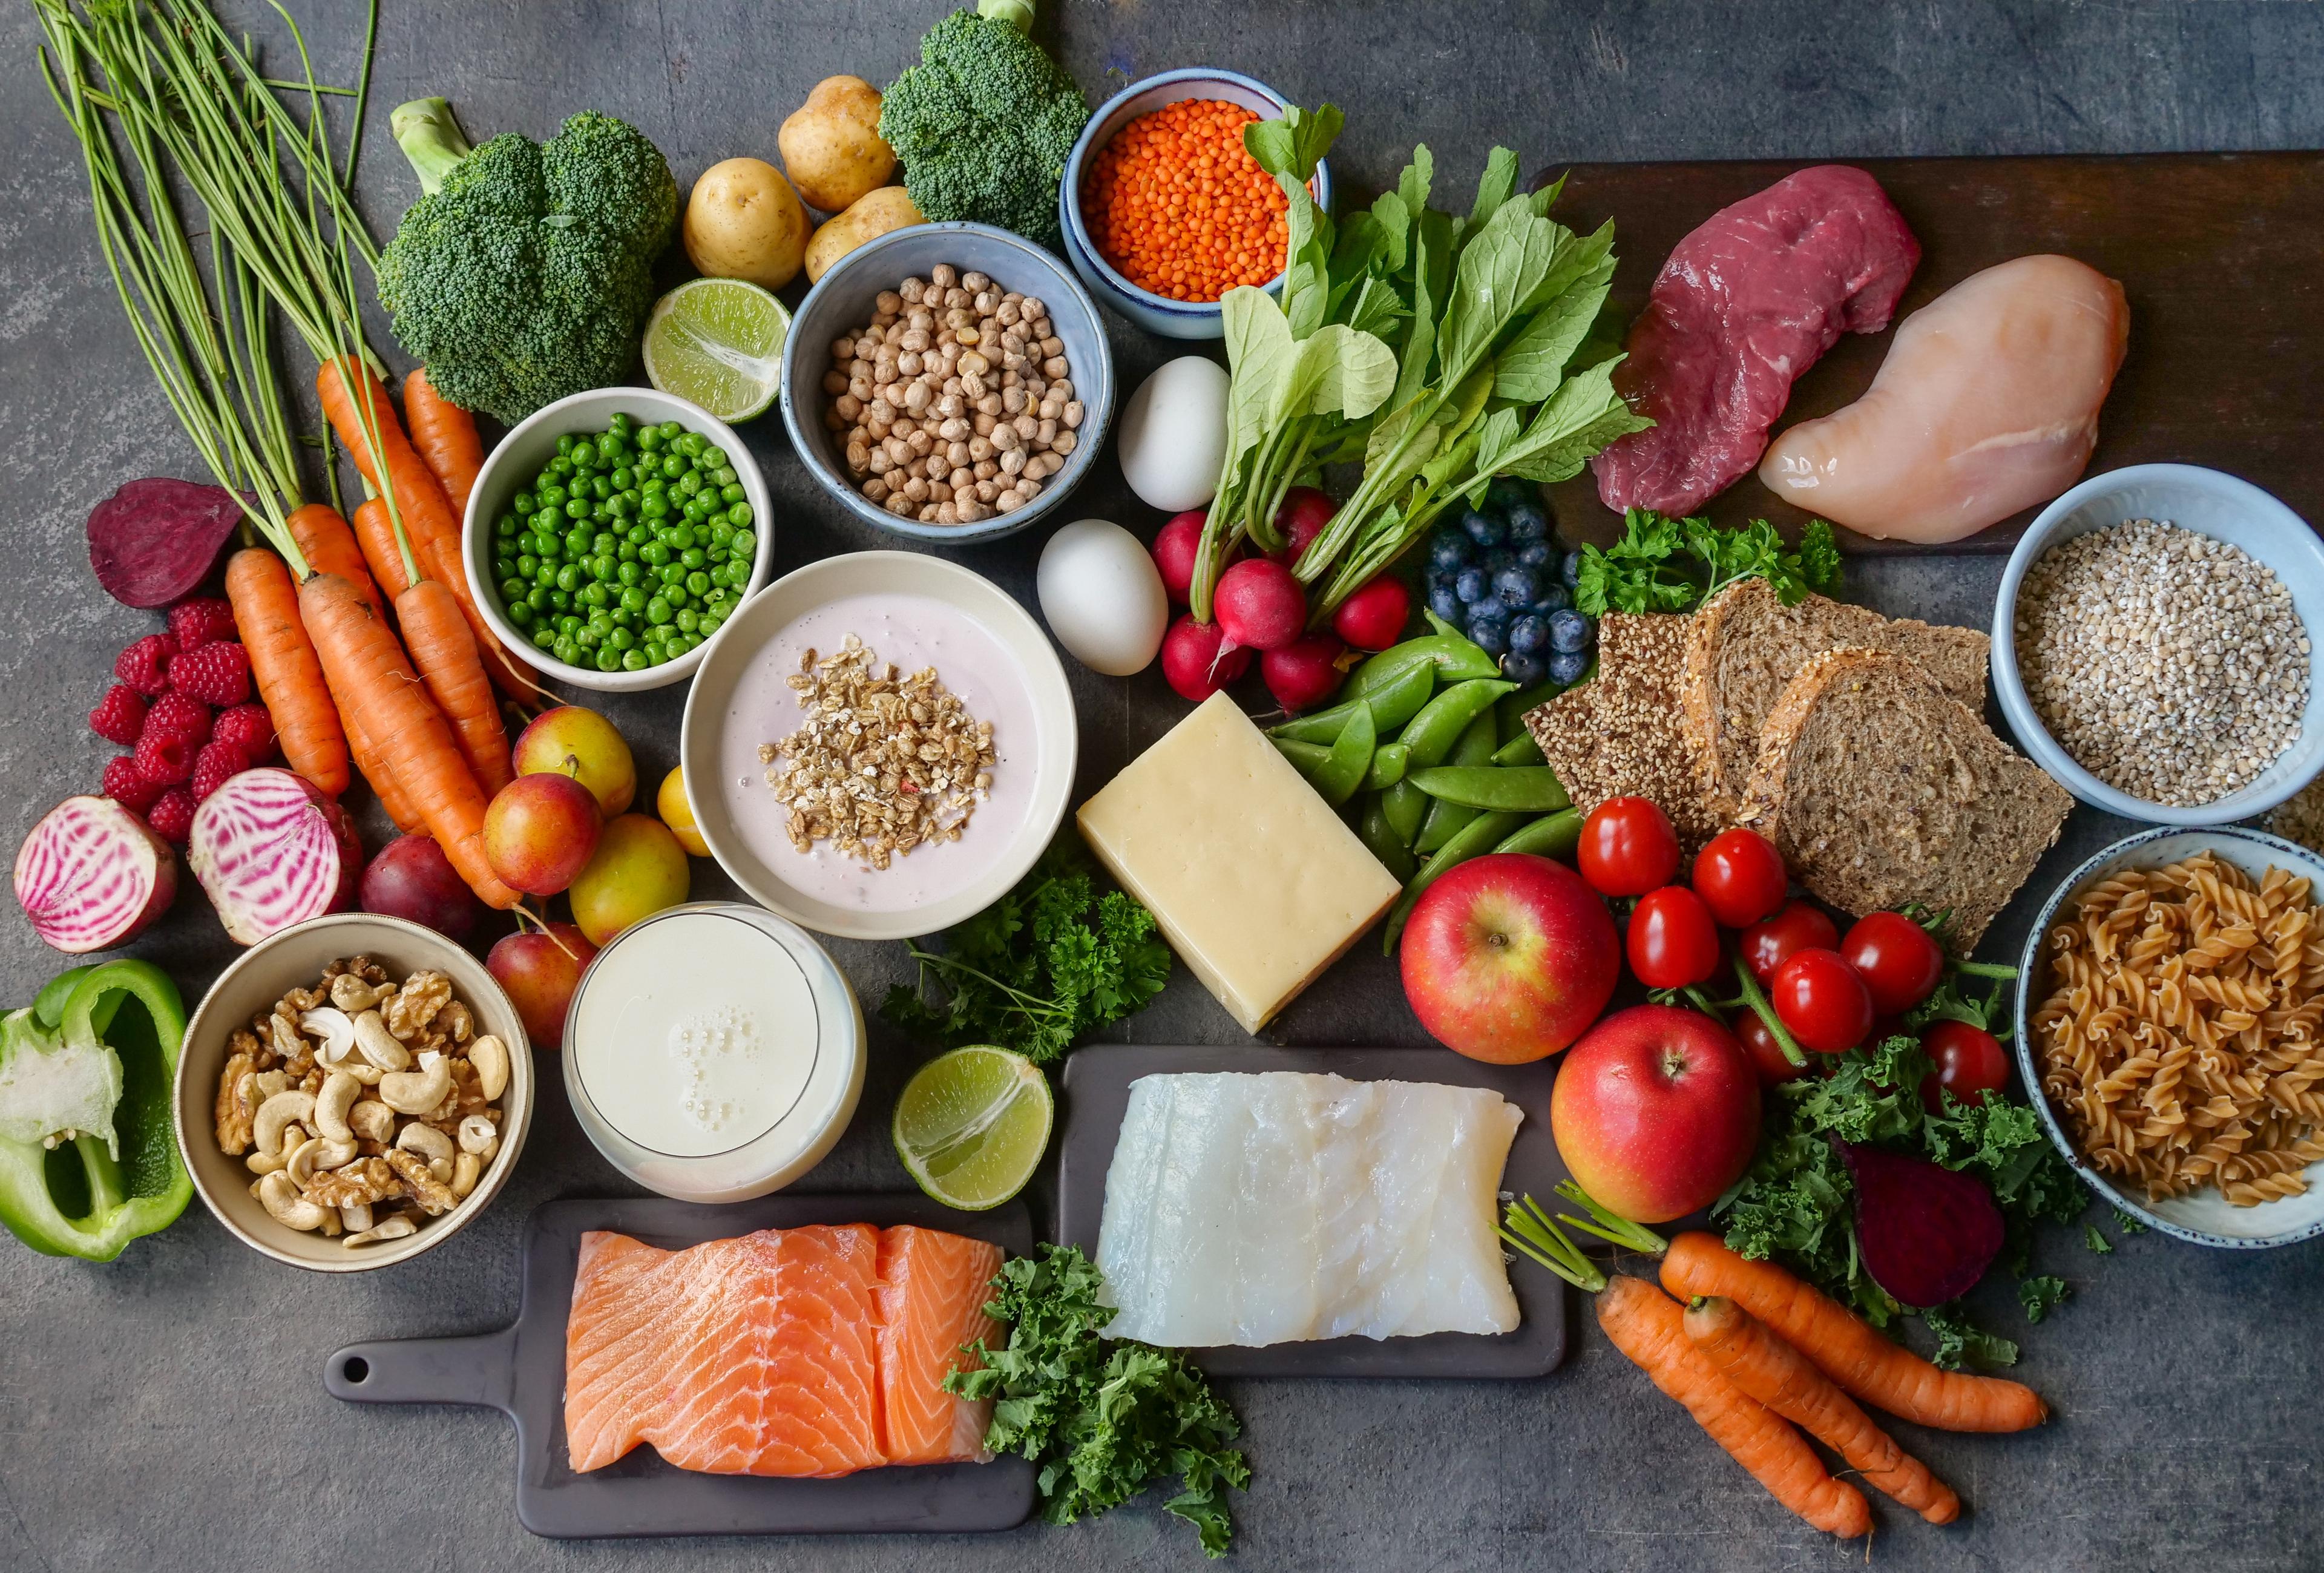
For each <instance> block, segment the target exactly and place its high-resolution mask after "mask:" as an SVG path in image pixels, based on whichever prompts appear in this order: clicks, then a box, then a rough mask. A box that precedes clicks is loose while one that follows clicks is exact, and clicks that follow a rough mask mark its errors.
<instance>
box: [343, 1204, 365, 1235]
mask: <svg viewBox="0 0 2324 1573" xmlns="http://www.w3.org/2000/svg"><path fill="white" fill-rule="evenodd" d="M339 1222H340V1223H342V1224H344V1225H345V1226H346V1227H347V1228H349V1229H350V1230H352V1231H354V1232H355V1233H356V1234H361V1233H362V1232H363V1231H364V1230H365V1229H368V1228H370V1227H371V1203H369V1202H367V1201H359V1202H356V1203H355V1204H354V1205H353V1206H351V1207H343V1208H340V1209H339Z"/></svg>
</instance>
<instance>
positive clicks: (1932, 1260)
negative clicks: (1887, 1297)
mask: <svg viewBox="0 0 2324 1573" xmlns="http://www.w3.org/2000/svg"><path fill="white" fill-rule="evenodd" d="M1840 1156H1841V1157H1842V1158H1844V1159H1846V1160H1847V1161H1848V1172H1849V1178H1851V1179H1852V1180H1855V1182H1856V1245H1857V1249H1858V1252H1859V1253H1861V1254H1862V1255H1863V1258H1864V1267H1865V1271H1867V1272H1869V1273H1871V1274H1872V1282H1875V1283H1877V1284H1878V1285H1879V1286H1880V1287H1881V1288H1883V1289H1885V1290H1886V1291H1888V1292H1889V1293H1890V1294H1893V1295H1895V1297H1896V1298H1897V1300H1900V1301H1902V1302H1903V1303H1904V1304H1905V1305H1908V1306H1914V1307H1916V1308H1921V1309H1925V1308H1927V1307H1929V1306H1932V1305H1942V1304H1944V1303H1945V1302H1946V1301H1947V1300H1954V1299H1957V1298H1959V1297H1960V1296H1961V1295H1964V1294H1967V1293H1968V1292H1969V1291H1970V1290H1971V1289H1972V1288H1974V1287H1976V1284H1977V1281H1978V1279H1980V1278H1983V1277H1984V1276H1985V1270H1986V1269H1987V1268H1988V1267H1990V1266H1992V1265H1993V1259H1994V1258H1995V1257H1996V1256H1997V1255H1999V1254H2001V1208H2000V1207H1999V1206H1997V1204H1996V1203H1995V1201H1994V1199H1993V1192H1991V1191H1990V1190H1987V1189H1986V1187H1985V1183H1984V1181H1982V1180H1978V1178H1977V1177H1976V1176H1975V1175H1970V1174H1962V1173H1960V1172H1958V1171H1957V1170H1950V1169H1947V1168H1945V1167H1943V1166H1942V1165H1941V1164H1936V1163H1932V1162H1930V1161H1928V1160H1927V1159H1925V1158H1911V1157H1906V1156H1904V1155H1903V1154H1901V1153H1896V1152H1885V1151H1883V1150H1882V1149H1880V1148H1878V1147H1858V1146H1850V1145H1849V1144H1848V1143H1841V1144H1840Z"/></svg>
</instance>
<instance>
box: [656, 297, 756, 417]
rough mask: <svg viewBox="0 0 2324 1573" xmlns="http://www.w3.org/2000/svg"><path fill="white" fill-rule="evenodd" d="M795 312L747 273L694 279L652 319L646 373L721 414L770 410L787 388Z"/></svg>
mask: <svg viewBox="0 0 2324 1573" xmlns="http://www.w3.org/2000/svg"><path fill="white" fill-rule="evenodd" d="M790 328H791V314H790V313H789V312H788V311H786V310H783V303H782V302H781V301H778V300H776V299H775V298H774V297H773V296H772V295H770V294H769V293H767V291H764V290H762V289H761V288H759V286H758V285H756V284H752V283H746V282H743V281H742V280H741V279H689V280H687V282H685V283H682V284H680V285H678V288H676V289H675V290H672V291H670V292H669V294H667V295H664V296H663V297H662V298H661V299H660V300H659V301H655V302H654V309H653V315H652V316H651V317H650V318H649V319H647V320H646V340H645V358H646V376H647V377H648V379H650V381H651V382H652V384H653V385H654V386H655V387H657V388H659V389H660V390H661V391H662V392H663V393H675V394H677V395H678V397H679V398H681V399H691V400H693V401H694V402H695V403H697V404H699V405H701V406H702V407H703V408H704V409H705V410H707V411H709V412H711V413H712V414H713V415H715V416H717V417H718V419H720V420H721V421H748V420H750V419H751V418H752V416H754V415H763V414H765V413H766V410H767V406H768V405H770V404H771V403H774V402H775V395H776V394H777V393H779V392H780V390H781V384H782V372H783V338H784V337H785V336H786V335H787V334H788V333H789V332H790Z"/></svg>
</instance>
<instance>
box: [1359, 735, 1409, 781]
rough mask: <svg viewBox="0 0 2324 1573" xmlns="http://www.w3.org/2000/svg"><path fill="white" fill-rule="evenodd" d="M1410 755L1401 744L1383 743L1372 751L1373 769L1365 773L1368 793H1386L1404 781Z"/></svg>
mask: <svg viewBox="0 0 2324 1573" xmlns="http://www.w3.org/2000/svg"><path fill="white" fill-rule="evenodd" d="M1409 758H1410V755H1409V753H1408V751H1407V750H1406V748H1405V746H1404V745H1403V744H1401V743H1383V744H1381V745H1379V747H1377V748H1375V749H1373V750H1372V763H1371V767H1370V768H1369V769H1368V770H1366V771H1365V772H1364V790H1365V791H1372V792H1378V791H1387V790H1388V788H1389V787H1392V786H1394V785H1396V783H1397V782H1400V781H1402V780H1403V779H1404V773H1405V769H1406V764H1407V763H1408V762H1409Z"/></svg>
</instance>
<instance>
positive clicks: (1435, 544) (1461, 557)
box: [1428, 530, 1469, 569]
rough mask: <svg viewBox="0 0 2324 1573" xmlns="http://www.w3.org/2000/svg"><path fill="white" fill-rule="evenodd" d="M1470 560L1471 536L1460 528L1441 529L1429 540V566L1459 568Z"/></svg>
mask: <svg viewBox="0 0 2324 1573" xmlns="http://www.w3.org/2000/svg"><path fill="white" fill-rule="evenodd" d="M1468 560H1469V538H1468V537H1467V536H1465V535H1463V534H1462V533H1461V532H1459V531H1458V530H1439V531H1438V532H1436V533H1435V535H1434V536H1433V537H1431V538H1430V540H1429V542H1428V566H1429V567H1431V568H1449V569H1459V568H1462V567H1463V566H1464V565H1466V564H1467V562H1468Z"/></svg>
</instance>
